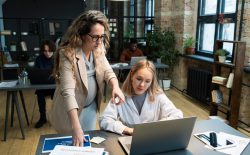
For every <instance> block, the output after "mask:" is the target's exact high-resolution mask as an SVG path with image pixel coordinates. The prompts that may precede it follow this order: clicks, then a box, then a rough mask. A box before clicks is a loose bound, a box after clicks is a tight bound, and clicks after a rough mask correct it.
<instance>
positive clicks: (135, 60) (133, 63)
mask: <svg viewBox="0 0 250 155" xmlns="http://www.w3.org/2000/svg"><path fill="white" fill-rule="evenodd" d="M144 59H147V57H146V56H141V57H131V60H130V65H131V66H134V65H135V64H136V63H137V62H138V61H140V60H144Z"/></svg>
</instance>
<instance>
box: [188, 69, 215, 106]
mask: <svg viewBox="0 0 250 155" xmlns="http://www.w3.org/2000/svg"><path fill="white" fill-rule="evenodd" d="M211 81H212V73H211V72H210V71H207V70H202V69H198V68H189V69H188V80H187V94H188V95H189V96H191V97H193V98H195V99H197V100H199V101H201V102H204V103H208V102H210V101H211Z"/></svg>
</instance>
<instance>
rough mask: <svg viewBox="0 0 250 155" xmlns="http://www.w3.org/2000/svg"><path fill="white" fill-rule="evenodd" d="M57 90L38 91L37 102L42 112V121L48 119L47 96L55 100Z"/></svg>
mask: <svg viewBox="0 0 250 155" xmlns="http://www.w3.org/2000/svg"><path fill="white" fill-rule="evenodd" d="M54 92H55V89H46V90H36V95H37V102H38V107H39V112H40V119H44V120H45V119H46V100H45V97H46V96H50V97H51V99H52V98H53V95H54Z"/></svg>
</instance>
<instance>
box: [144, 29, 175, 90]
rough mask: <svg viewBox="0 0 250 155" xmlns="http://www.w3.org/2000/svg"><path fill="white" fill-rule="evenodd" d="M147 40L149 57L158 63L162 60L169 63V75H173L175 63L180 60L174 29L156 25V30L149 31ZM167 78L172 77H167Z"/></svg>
mask: <svg viewBox="0 0 250 155" xmlns="http://www.w3.org/2000/svg"><path fill="white" fill-rule="evenodd" d="M146 42H147V47H148V50H149V52H148V53H149V54H148V58H149V59H151V60H153V61H155V62H158V63H160V62H161V63H165V64H167V65H168V66H169V69H168V73H169V76H171V74H172V72H173V68H174V65H175V64H176V62H177V61H178V51H177V49H176V48H175V46H176V39H175V33H174V31H171V30H170V29H161V28H159V27H156V28H155V30H154V31H152V32H149V33H147V40H146ZM159 59H160V60H159ZM166 80H170V79H168V78H167V79H166ZM168 83H170V82H168ZM160 84H161V82H160ZM169 85H170V84H169ZM164 87H165V83H164Z"/></svg>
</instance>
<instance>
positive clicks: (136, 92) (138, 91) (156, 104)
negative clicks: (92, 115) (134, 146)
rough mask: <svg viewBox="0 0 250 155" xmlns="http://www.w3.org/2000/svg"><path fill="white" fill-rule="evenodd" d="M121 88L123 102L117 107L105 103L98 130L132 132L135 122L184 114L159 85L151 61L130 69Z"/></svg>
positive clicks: (170, 117) (165, 118) (164, 118)
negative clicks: (123, 95)
mask: <svg viewBox="0 0 250 155" xmlns="http://www.w3.org/2000/svg"><path fill="white" fill-rule="evenodd" d="M122 91H123V93H124V94H125V103H124V104H121V105H119V106H116V105H114V104H111V103H110V102H109V103H108V105H107V107H106V108H105V110H104V111H103V113H102V115H101V116H100V118H99V125H100V128H101V129H104V130H108V131H112V132H115V133H118V134H121V135H122V134H127V135H132V134H133V126H134V125H135V124H140V123H147V122H155V121H161V120H170V119H178V118H182V117H183V114H182V112H181V111H180V110H179V109H177V108H176V107H175V106H174V104H173V103H172V102H171V101H170V100H169V99H168V98H167V96H166V95H165V93H164V92H163V91H162V89H161V88H160V86H159V84H158V82H157V76H156V69H155V66H154V64H153V63H152V62H151V61H148V60H141V61H139V62H138V63H137V64H136V65H135V66H133V67H132V68H131V70H130V72H129V74H128V76H127V78H126V80H125V81H124V83H123V86H122Z"/></svg>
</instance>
